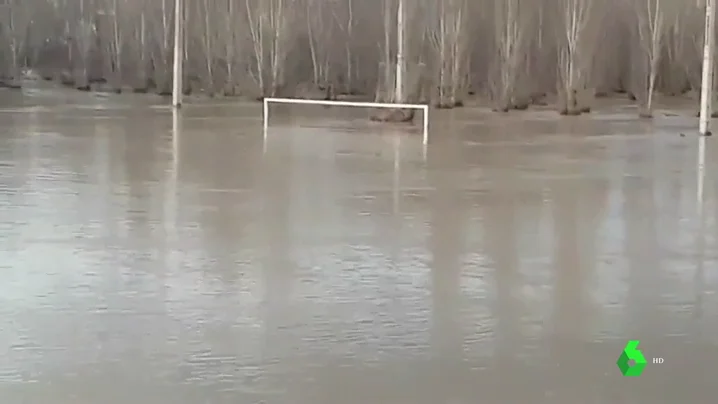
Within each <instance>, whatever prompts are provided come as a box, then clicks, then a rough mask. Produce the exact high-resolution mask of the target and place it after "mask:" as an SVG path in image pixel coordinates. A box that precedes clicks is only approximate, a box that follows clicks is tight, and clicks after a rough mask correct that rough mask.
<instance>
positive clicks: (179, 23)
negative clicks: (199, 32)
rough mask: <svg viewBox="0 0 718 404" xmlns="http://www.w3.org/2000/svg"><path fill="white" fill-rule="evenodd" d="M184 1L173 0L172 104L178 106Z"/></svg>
mask: <svg viewBox="0 0 718 404" xmlns="http://www.w3.org/2000/svg"><path fill="white" fill-rule="evenodd" d="M183 31H184V2H183V0H175V32H174V34H175V35H174V40H175V49H174V66H173V69H172V74H173V77H172V106H173V107H174V108H179V107H181V106H182V75H183V74H184V73H183V71H182V70H183V69H182V64H183V63H182V62H183V59H184V39H183V38H184V35H183Z"/></svg>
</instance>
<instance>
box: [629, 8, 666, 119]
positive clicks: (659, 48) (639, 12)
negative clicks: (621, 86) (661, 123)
mask: <svg viewBox="0 0 718 404" xmlns="http://www.w3.org/2000/svg"><path fill="white" fill-rule="evenodd" d="M633 3H634V4H633V6H634V11H635V15H636V22H637V24H636V25H637V27H638V30H637V31H638V45H639V48H640V52H639V53H638V55H640V57H639V61H638V62H639V63H636V66H637V68H638V70H639V71H638V72H637V74H636V76H637V77H636V79H637V80H636V81H637V86H636V87H637V88H636V90H635V91H634V94H636V96H637V97H638V100H639V102H640V103H641V111H640V112H639V114H640V116H641V117H645V118H650V117H652V116H653V94H654V91H655V88H656V78H657V76H658V68H659V63H660V59H661V56H662V53H663V38H664V34H665V32H664V27H665V24H664V22H665V10H664V4H663V3H664V1H663V0H633Z"/></svg>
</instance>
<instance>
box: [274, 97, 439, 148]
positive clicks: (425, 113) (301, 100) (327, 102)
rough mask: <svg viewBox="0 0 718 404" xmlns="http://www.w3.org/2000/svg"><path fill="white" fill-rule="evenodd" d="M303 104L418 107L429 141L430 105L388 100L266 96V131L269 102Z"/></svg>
mask: <svg viewBox="0 0 718 404" xmlns="http://www.w3.org/2000/svg"><path fill="white" fill-rule="evenodd" d="M270 103H275V104H302V105H325V106H334V107H360V108H388V109H389V108H390V109H418V110H420V111H421V112H422V114H423V119H424V145H426V144H428V143H429V106H428V105H425V104H399V103H396V104H395V103H388V102H366V101H331V100H309V99H305V98H265V99H264V115H263V120H264V131H265V133H266V132H267V128H268V126H269V104H270Z"/></svg>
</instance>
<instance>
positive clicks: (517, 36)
mask: <svg viewBox="0 0 718 404" xmlns="http://www.w3.org/2000/svg"><path fill="white" fill-rule="evenodd" d="M492 3H493V4H492V5H493V7H494V15H495V18H494V41H495V49H496V56H495V57H494V58H493V59H492V60H493V63H492V65H491V70H490V77H489V83H490V84H489V86H490V94H491V98H492V99H493V101H494V103H495V109H496V110H497V111H503V112H506V111H508V110H510V109H514V108H518V109H521V108H523V107H526V106H528V104H526V103H525V98H526V97H525V95H526V94H519V91H526V83H525V81H524V80H523V77H521V76H523V74H524V73H526V71H525V70H524V69H523V67H524V66H525V65H526V63H527V62H528V56H529V53H528V52H527V49H526V46H527V45H528V44H530V43H529V42H528V40H527V39H528V38H527V35H528V34H529V33H531V31H530V26H529V25H528V22H529V21H528V16H529V15H530V14H529V13H531V14H532V13H533V12H534V8H533V7H532V6H533V5H532V4H529V3H526V2H522V1H520V0H493V2H492ZM529 7H530V8H529ZM527 11H528V13H527ZM522 95H523V96H524V97H522ZM522 104H523V105H522Z"/></svg>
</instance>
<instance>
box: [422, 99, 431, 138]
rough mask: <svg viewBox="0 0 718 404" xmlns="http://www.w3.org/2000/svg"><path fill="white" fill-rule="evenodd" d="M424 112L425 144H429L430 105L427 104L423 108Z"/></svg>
mask: <svg viewBox="0 0 718 404" xmlns="http://www.w3.org/2000/svg"><path fill="white" fill-rule="evenodd" d="M422 112H423V113H424V140H423V142H424V146H426V145H428V144H429V106H428V105H425V106H424V108H423V109H422Z"/></svg>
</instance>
